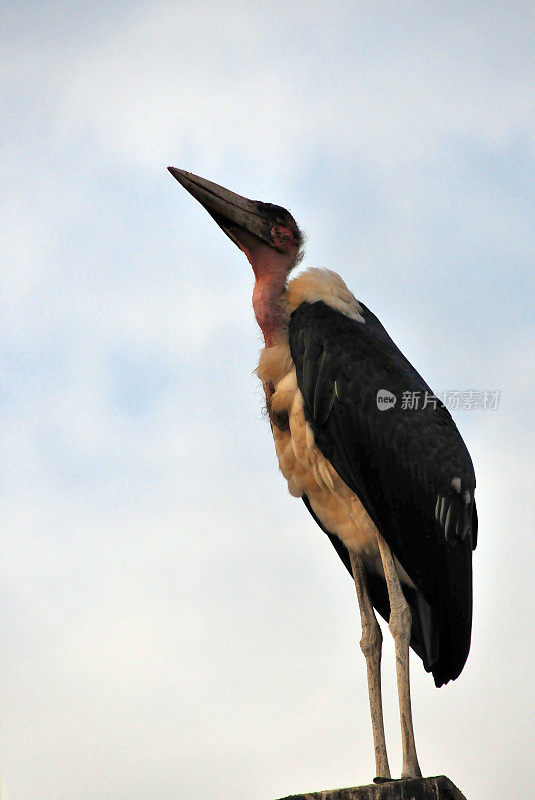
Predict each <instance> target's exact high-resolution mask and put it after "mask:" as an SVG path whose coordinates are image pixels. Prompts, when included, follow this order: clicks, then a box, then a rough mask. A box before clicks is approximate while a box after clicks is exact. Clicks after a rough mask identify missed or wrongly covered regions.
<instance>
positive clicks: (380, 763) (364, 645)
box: [349, 551, 390, 778]
mask: <svg viewBox="0 0 535 800" xmlns="http://www.w3.org/2000/svg"><path fill="white" fill-rule="evenodd" d="M349 556H350V559H351V569H352V571H353V577H354V579H355V588H356V590H357V598H358V601H359V608H360V619H361V622H362V639H361V640H360V648H361V650H362V652H363V653H364V656H365V657H366V667H367V672H368V695H369V698H370V712H371V718H372V732H373V746H374V750H375V769H376V773H377V777H379V778H390V768H389V766H388V756H387V753H386V740H385V729H384V724H383V703H382V700H381V646H382V641H383V635H382V633H381V628H380V627H379V623H378V622H377V619H376V617H375V614H374V611H373V606H372V604H371V601H370V596H369V594H368V586H367V583H366V575H365V574H364V565H363V563H362V559H361V558H359V556H357V555H356V554H355V553H353V552H351V551H349Z"/></svg>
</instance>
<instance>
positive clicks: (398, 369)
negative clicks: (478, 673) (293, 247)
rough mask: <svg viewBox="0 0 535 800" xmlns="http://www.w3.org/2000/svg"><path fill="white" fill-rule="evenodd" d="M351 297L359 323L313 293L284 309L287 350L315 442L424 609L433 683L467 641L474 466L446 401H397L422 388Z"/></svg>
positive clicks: (460, 658)
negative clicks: (383, 404) (385, 397)
mask: <svg viewBox="0 0 535 800" xmlns="http://www.w3.org/2000/svg"><path fill="white" fill-rule="evenodd" d="M362 308H363V312H362V313H363V317H364V323H361V322H357V321H355V320H353V319H350V318H349V317H347V316H345V315H344V314H342V313H341V312H339V311H336V310H334V309H333V308H331V307H330V306H328V305H327V304H325V303H323V302H321V301H318V302H315V303H306V302H305V303H302V304H301V305H300V306H298V307H297V308H296V310H295V311H294V312H293V314H292V316H291V319H290V326H289V337H290V349H291V353H292V358H293V361H294V363H295V366H296V373H297V382H298V386H299V389H300V391H301V393H302V395H303V399H304V409H305V417H306V419H307V421H308V423H309V424H310V426H311V428H312V430H313V432H314V438H315V442H316V445H317V446H318V448H319V449H320V451H321V452H322V454H323V455H324V456H325V458H327V459H328V460H329V461H330V462H331V464H332V466H333V467H334V468H335V470H336V471H337V472H338V474H339V475H340V477H341V478H342V479H343V480H344V481H345V483H346V484H347V485H348V486H349V487H350V488H351V489H352V490H353V491H354V492H355V493H356V494H357V495H358V497H359V499H360V500H361V502H362V503H363V505H364V507H365V508H366V510H367V512H368V514H369V515H370V517H371V518H372V520H373V521H374V523H375V525H376V526H377V529H378V530H379V531H380V533H381V534H382V535H383V537H384V538H385V540H386V541H387V543H388V544H389V546H390V547H391V549H392V551H393V552H394V554H395V555H396V557H397V558H398V560H399V562H400V563H401V565H402V566H403V568H404V569H405V571H406V572H407V574H408V575H409V576H410V578H411V579H412V581H413V582H414V584H415V585H416V587H417V591H418V592H419V593H420V594H421V597H422V598H423V599H424V600H425V601H426V603H427V604H429V605H430V606H431V608H432V611H433V625H434V633H433V636H434V639H433V636H432V637H431V639H433V641H435V640H436V637H437V636H438V641H439V645H438V648H437V647H435V646H434V662H433V663H432V664H431V663H429V662H430V656H429V653H428V654H427V655H428V657H427V658H426V659H424V660H425V661H427V662H428V663H427V664H426V666H427V668H431V669H432V671H433V674H434V677H435V681H436V682H437V685H441V683H445V682H446V681H448V680H450V679H453V678H455V677H457V675H458V674H459V673H460V671H461V669H462V667H463V665H464V662H465V661H466V657H467V655H468V650H469V646H470V630H471V613H472V574H471V551H472V549H473V547H475V542H476V533H477V513H476V510H475V501H474V489H475V476H474V470H473V466H472V462H471V459H470V456H469V454H468V450H467V449H466V446H465V444H464V442H463V440H462V438H461V435H460V433H459V431H458V430H457V427H456V425H455V423H454V421H453V419H452V418H451V415H450V414H449V412H448V410H447V409H446V408H444V407H441V406H440V405H439V404H438V403H437V404H436V407H434V403H433V402H430V403H429V404H428V405H426V407H425V408H423V407H421V406H420V407H419V408H412V409H411V408H404V407H403V403H402V399H403V397H404V396H405V395H404V393H410V394H412V393H415V392H416V393H418V394H419V395H420V397H421V398H422V399H423V398H424V396H426V397H428V398H432V397H433V395H432V392H431V390H430V388H429V386H428V385H427V384H426V383H425V381H424V380H423V379H422V377H421V376H420V375H419V374H418V372H417V371H416V370H415V369H414V367H413V366H412V365H411V364H410V362H409V361H408V360H407V359H406V358H405V356H404V355H403V354H402V353H401V352H400V350H399V349H398V348H397V347H396V345H395V344H394V342H393V341H392V339H391V338H390V337H389V335H388V334H387V332H386V331H385V329H384V328H383V326H382V325H381V323H380V322H379V320H378V319H377V318H376V317H375V316H374V315H373V314H372V313H371V312H370V311H369V310H368V309H367V308H366V307H365V306H362ZM381 390H387V391H388V392H390V393H391V394H393V395H394V396H395V397H396V404H395V405H394V407H389V408H388V410H382V409H380V408H379V407H378V402H377V393H378V392H379V391H381ZM426 393H427V395H426ZM426 635H427V634H426ZM428 638H429V636H428ZM431 639H430V641H431ZM420 655H421V653H420ZM422 657H423V656H422Z"/></svg>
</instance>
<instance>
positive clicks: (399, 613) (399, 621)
mask: <svg viewBox="0 0 535 800" xmlns="http://www.w3.org/2000/svg"><path fill="white" fill-rule="evenodd" d="M377 543H378V545H379V552H380V554H381V561H382V562H383V570H384V573H385V578H386V585H387V588H388V599H389V601H390V620H389V623H388V627H389V628H390V631H391V633H392V636H393V637H394V644H395V648H396V673H397V679H398V696H399V717H400V722H401V745H402V749H403V770H402V773H401V777H402V778H419V777H420V776H421V774H422V773H421V771H420V767H419V765H418V757H417V755H416V745H415V743H414V730H413V726H412V711H411V689H410V678H409V644H410V640H411V625H412V617H411V610H410V608H409V604H408V603H407V601H406V599H405V595H404V594H403V591H402V589H401V584H400V582H399V577H398V573H397V570H396V566H395V564H394V558H393V556H392V552H391V550H390V548H389V547H388V545H387V543H386V542H385V540H384V539H383V537H382V536H381V534H380V533H379V532H377Z"/></svg>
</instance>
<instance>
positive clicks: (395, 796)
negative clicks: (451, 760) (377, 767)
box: [281, 775, 466, 800]
mask: <svg viewBox="0 0 535 800" xmlns="http://www.w3.org/2000/svg"><path fill="white" fill-rule="evenodd" d="M281 800H466V797H465V796H464V794H463V793H462V792H461V791H460V790H459V789H458V788H457V787H456V786H455V785H454V784H453V783H452V782H451V781H450V779H449V778H446V776H445V775H437V776H435V777H433V778H407V779H402V780H397V781H388V782H386V783H371V784H370V785H369V786H354V787H353V788H348V789H327V790H325V791H323V792H308V793H305V794H292V795H290V796H289V797H284V798H281Z"/></svg>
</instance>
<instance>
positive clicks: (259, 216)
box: [167, 167, 279, 249]
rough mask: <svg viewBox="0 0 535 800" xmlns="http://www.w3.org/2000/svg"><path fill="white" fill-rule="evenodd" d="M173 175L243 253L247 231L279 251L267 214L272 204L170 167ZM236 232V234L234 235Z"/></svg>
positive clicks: (271, 221) (271, 223)
mask: <svg viewBox="0 0 535 800" xmlns="http://www.w3.org/2000/svg"><path fill="white" fill-rule="evenodd" d="M167 169H168V170H169V172H170V173H171V175H172V176H173V177H174V178H176V179H177V181H178V182H179V183H180V184H181V185H182V186H183V187H184V189H186V191H188V192H189V193H190V194H191V195H193V197H194V198H195V199H196V200H198V201H199V203H200V204H201V205H202V206H203V207H204V208H205V209H206V210H207V211H208V213H209V214H210V216H212V217H213V218H214V219H215V221H216V222H217V224H218V225H219V227H220V228H221V229H222V230H223V231H224V232H225V233H226V234H227V236H228V237H229V238H230V239H232V241H233V242H234V244H236V245H238V247H240V249H243V247H242V243H243V236H242V237H241V238H240V229H241V231H244V230H245V231H247V232H248V233H250V234H252V235H253V236H255V237H257V238H258V239H261V240H262V241H263V242H265V243H266V244H268V245H269V246H270V247H275V249H279V248H277V247H276V244H274V242H273V237H272V227H273V219H272V218H271V219H270V217H269V215H268V214H266V212H265V211H263V209H262V207H266V206H267V205H268V204H266V203H259V202H258V201H256V200H249V199H248V198H247V197H242V196H241V195H239V194H235V193H234V192H231V191H229V189H225V188H224V187H223V186H219V185H218V184H217V183H212V181H207V180H206V179H205V178H200V177H199V176H198V175H193V174H192V173H191V172H186V171H185V170H183V169H176V168H175V167H167ZM233 229H238V230H234V234H235V235H233Z"/></svg>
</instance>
